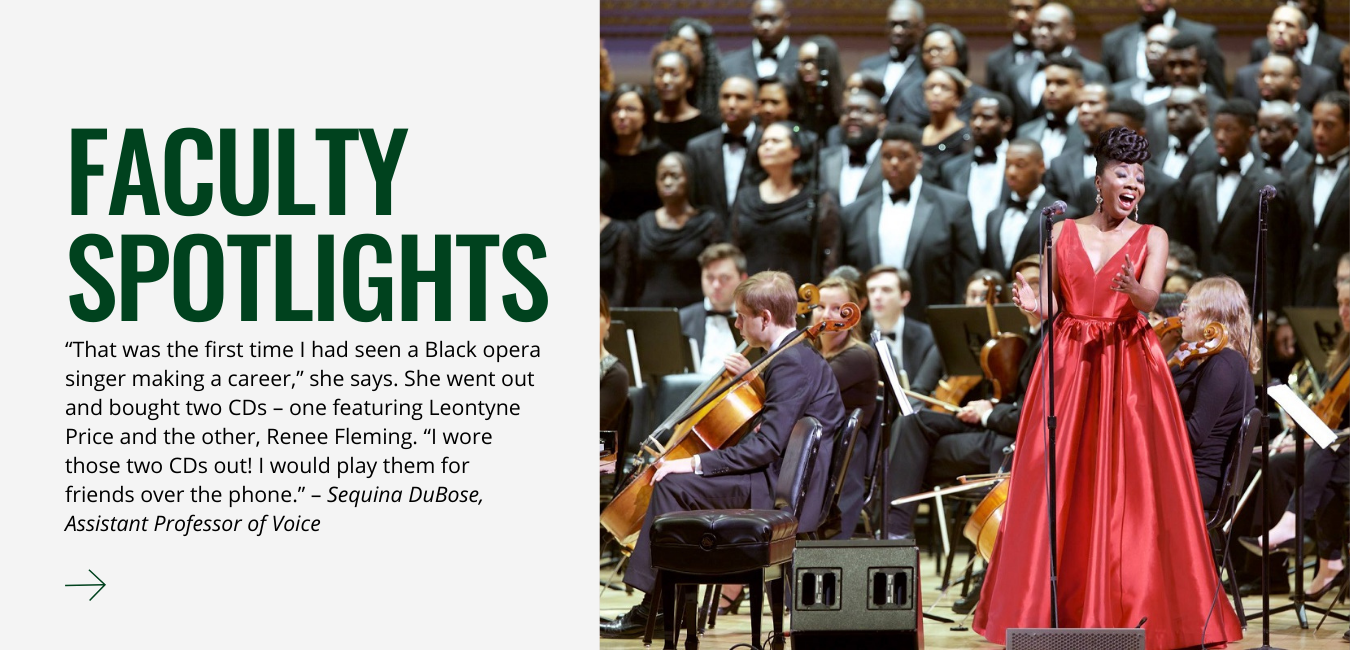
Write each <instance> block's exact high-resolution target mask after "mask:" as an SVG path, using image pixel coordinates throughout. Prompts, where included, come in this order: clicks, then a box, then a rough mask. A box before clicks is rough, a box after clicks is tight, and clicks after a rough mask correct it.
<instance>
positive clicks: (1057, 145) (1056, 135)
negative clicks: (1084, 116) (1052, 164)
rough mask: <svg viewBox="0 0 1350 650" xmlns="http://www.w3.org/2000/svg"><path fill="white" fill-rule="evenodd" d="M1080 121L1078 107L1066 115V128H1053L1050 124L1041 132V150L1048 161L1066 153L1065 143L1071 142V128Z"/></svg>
mask: <svg viewBox="0 0 1350 650" xmlns="http://www.w3.org/2000/svg"><path fill="white" fill-rule="evenodd" d="M1077 123H1078V109H1077V108H1073V109H1070V110H1069V114H1068V115H1065V116H1064V128H1063V129H1052V128H1050V127H1049V126H1048V125H1047V126H1046V127H1045V131H1043V132H1042V133H1041V152H1042V154H1043V155H1044V157H1045V161H1046V162H1047V163H1048V162H1049V161H1051V160H1054V159H1055V158H1058V157H1059V154H1061V153H1064V145H1065V144H1067V143H1068V142H1069V129H1071V128H1073V125H1075V124H1077Z"/></svg>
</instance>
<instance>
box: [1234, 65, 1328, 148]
mask: <svg viewBox="0 0 1350 650" xmlns="http://www.w3.org/2000/svg"><path fill="white" fill-rule="evenodd" d="M1294 65H1296V66H1298V68H1299V70H1302V71H1303V83H1301V84H1300V85H1299V87H1298V95H1296V96H1295V100H1296V101H1297V102H1298V103H1299V106H1300V107H1301V108H1303V109H1304V110H1306V111H1311V110H1312V107H1313V104H1316V103H1317V100H1318V99H1319V98H1321V97H1322V95H1325V94H1327V93H1329V92H1331V91H1333V90H1336V79H1335V78H1334V77H1332V76H1331V72H1330V71H1329V70H1326V69H1324V68H1323V67H1321V66H1317V65H1303V64H1302V63H1299V62H1298V61H1295V62H1294ZM1260 74H1261V64H1260V63H1249V64H1247V65H1244V66H1242V67H1241V68H1238V71H1237V84H1236V87H1235V88H1234V89H1233V96H1234V97H1241V98H1243V99H1245V100H1247V101H1249V102H1251V103H1252V105H1253V106H1257V107H1259V106H1261V90H1260V89H1259V88H1257V87H1256V78H1257V77H1258V76H1259V75H1260ZM1209 117H1210V119H1214V114H1213V113H1211V114H1210V116H1209ZM1300 133H1301V132H1300Z"/></svg>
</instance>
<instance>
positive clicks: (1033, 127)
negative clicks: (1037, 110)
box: [1017, 115, 1087, 165]
mask: <svg viewBox="0 0 1350 650" xmlns="http://www.w3.org/2000/svg"><path fill="white" fill-rule="evenodd" d="M1047 128H1049V122H1048V121H1047V120H1046V119H1045V116H1044V115H1041V116H1040V117H1037V118H1035V119H1033V120H1031V121H1029V122H1027V123H1026V124H1023V125H1022V126H1020V127H1017V137H1019V138H1029V139H1031V140H1035V141H1036V142H1038V143H1039V142H1040V141H1041V138H1042V137H1043V136H1044V135H1045V130H1046V129H1047ZM1064 133H1065V135H1066V136H1067V137H1066V138H1065V140H1064V151H1066V152H1074V151H1082V150H1083V147H1084V146H1085V145H1086V144H1087V136H1085V135H1083V130H1082V129H1080V128H1078V123H1076V122H1075V123H1073V124H1069V125H1066V126H1065V127H1064ZM1057 157H1058V156H1056V158H1057ZM1053 162H1054V159H1053V158H1049V157H1046V159H1045V164H1046V165H1050V164H1051V163H1053Z"/></svg>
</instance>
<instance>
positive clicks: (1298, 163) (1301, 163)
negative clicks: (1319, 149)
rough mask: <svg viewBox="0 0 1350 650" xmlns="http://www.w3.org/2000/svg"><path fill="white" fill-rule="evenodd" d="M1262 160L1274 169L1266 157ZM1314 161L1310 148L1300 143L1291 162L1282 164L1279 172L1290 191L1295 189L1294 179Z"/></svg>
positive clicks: (1300, 135)
mask: <svg viewBox="0 0 1350 650" xmlns="http://www.w3.org/2000/svg"><path fill="white" fill-rule="evenodd" d="M1299 137H1300V138H1301V137H1302V131H1300V132H1299ZM1290 146H1293V145H1290ZM1252 151H1260V148H1259V147H1252ZM1262 160H1263V161H1264V162H1265V165H1266V167H1267V168H1270V169H1274V168H1273V167H1271V165H1270V161H1269V160H1266V159H1265V157H1264V155H1263V156H1262ZM1312 161H1313V155H1312V154H1310V153H1308V148H1307V147H1304V146H1303V143H1301V142H1300V143H1299V145H1298V149H1295V150H1294V155H1292V156H1290V157H1289V162H1283V161H1281V162H1280V168H1279V170H1278V171H1279V172H1280V176H1283V177H1284V182H1285V184H1286V185H1288V186H1289V189H1291V190H1292V189H1294V183H1293V181H1294V177H1295V176H1297V175H1299V174H1301V173H1303V172H1304V171H1305V169H1306V168H1307V166H1308V165H1309V163H1311V162H1312ZM1310 196H1311V195H1310ZM1291 205H1292V204H1291Z"/></svg>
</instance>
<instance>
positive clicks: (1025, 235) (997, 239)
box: [984, 188, 1074, 281]
mask: <svg viewBox="0 0 1350 650" xmlns="http://www.w3.org/2000/svg"><path fill="white" fill-rule="evenodd" d="M1011 198H1012V197H1011V196H1006V197H1004V198H1003V200H1001V201H999V202H998V207H996V208H994V209H993V210H990V211H989V218H988V219H986V220H985V233H986V235H985V238H984V241H985V242H986V244H985V247H984V265H985V267H987V268H991V269H994V270H995V271H998V272H999V273H1002V274H1003V277H1005V278H1008V280H1009V281H1012V279H1013V275H1012V266H1013V264H1016V263H1017V260H1020V259H1022V258H1024V257H1026V256H1028V255H1034V254H1036V253H1039V252H1041V227H1040V223H1041V210H1044V209H1045V208H1048V207H1050V204H1052V203H1054V202H1055V201H1058V200H1060V198H1059V197H1058V196H1056V195H1054V194H1052V193H1051V192H1050V190H1049V189H1048V188H1047V189H1046V191H1045V192H1043V193H1042V194H1041V200H1039V201H1037V202H1036V205H1033V206H1029V207H1030V208H1031V212H1030V218H1028V219H1027V223H1026V225H1025V226H1023V227H1022V232H1021V234H1020V235H1019V236H1018V238H1017V245H1016V247H1015V248H1014V249H1013V256H1012V259H1007V258H1004V256H1003V234H1002V229H1003V217H1005V216H1007V213H1008V202H1009V201H1010V200H1011ZM1072 209H1073V208H1072V207H1070V208H1069V210H1072ZM1066 212H1067V211H1066ZM1073 216H1074V215H1073V214H1066V215H1065V216H1063V217H1057V218H1056V220H1058V219H1071V218H1073Z"/></svg>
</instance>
